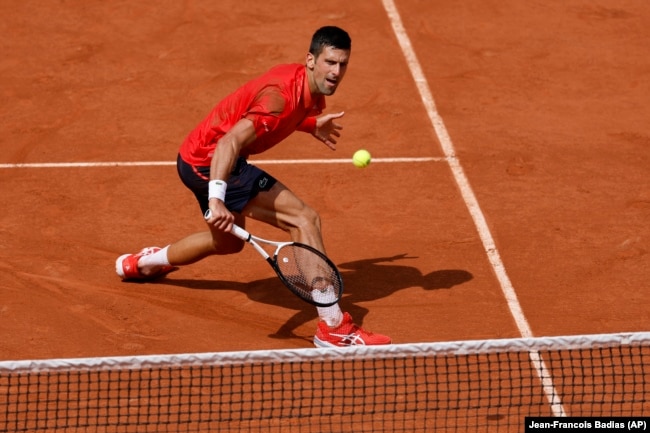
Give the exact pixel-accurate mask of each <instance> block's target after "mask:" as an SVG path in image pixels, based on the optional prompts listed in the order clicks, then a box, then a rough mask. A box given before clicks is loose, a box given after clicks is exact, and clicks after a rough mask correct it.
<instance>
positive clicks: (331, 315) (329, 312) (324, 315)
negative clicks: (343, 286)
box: [312, 287, 343, 328]
mask: <svg viewBox="0 0 650 433" xmlns="http://www.w3.org/2000/svg"><path fill="white" fill-rule="evenodd" d="M312 297H313V298H314V301H316V302H321V303H323V304H327V303H329V302H331V301H333V300H335V299H336V295H335V294H334V288H333V287H329V288H327V289H325V291H320V290H314V291H312ZM316 310H318V316H319V317H320V318H321V320H324V321H325V323H327V326H329V327H330V328H336V327H337V326H339V325H340V324H341V322H342V321H343V311H341V307H339V304H338V303H337V304H334V305H331V306H329V307H316Z"/></svg>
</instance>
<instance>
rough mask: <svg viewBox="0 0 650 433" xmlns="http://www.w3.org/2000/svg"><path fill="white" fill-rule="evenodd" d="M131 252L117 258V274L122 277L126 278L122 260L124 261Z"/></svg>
mask: <svg viewBox="0 0 650 433" xmlns="http://www.w3.org/2000/svg"><path fill="white" fill-rule="evenodd" d="M130 255H131V254H122V255H121V256H119V257H118V258H117V260H115V272H117V275H119V276H120V278H123V279H124V278H126V277H125V274H124V268H123V267H122V262H124V259H126V258H127V257H129V256H130Z"/></svg>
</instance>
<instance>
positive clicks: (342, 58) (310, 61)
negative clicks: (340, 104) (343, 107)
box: [307, 47, 350, 96]
mask: <svg viewBox="0 0 650 433" xmlns="http://www.w3.org/2000/svg"><path fill="white" fill-rule="evenodd" d="M349 60H350V51H349V50H339V49H338V48H333V47H325V48H324V49H323V51H322V52H321V53H320V54H319V55H318V57H314V56H313V55H312V54H311V53H308V54H307V70H308V71H309V72H310V74H309V89H310V90H311V91H312V93H320V94H322V95H326V96H329V95H333V94H334V92H336V88H337V87H338V85H339V83H340V82H341V80H343V76H344V75H345V71H347V69H348V61H349Z"/></svg>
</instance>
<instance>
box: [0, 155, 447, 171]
mask: <svg viewBox="0 0 650 433" xmlns="http://www.w3.org/2000/svg"><path fill="white" fill-rule="evenodd" d="M446 159H447V158H445V157H415V158H409V157H405V158H373V159H372V163H373V164H381V163H403V162H440V161H445V160H446ZM250 162H251V163H252V164H256V165H257V164H259V165H265V164H269V165H281V164H352V159H351V158H342V159H255V160H253V159H251V160H250ZM170 165H172V166H173V165H176V161H135V162H133V161H129V162H127V161H125V162H119V161H117V162H30V163H15V164H0V168H92V167H156V166H170Z"/></svg>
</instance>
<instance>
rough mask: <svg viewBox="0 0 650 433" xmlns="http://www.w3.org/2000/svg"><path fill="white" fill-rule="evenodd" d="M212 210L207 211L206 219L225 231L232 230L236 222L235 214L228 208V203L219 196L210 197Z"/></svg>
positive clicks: (210, 223) (209, 223)
mask: <svg viewBox="0 0 650 433" xmlns="http://www.w3.org/2000/svg"><path fill="white" fill-rule="evenodd" d="M209 206H210V210H209V211H208V212H206V215H205V221H206V222H207V223H208V225H211V226H213V227H215V228H217V229H219V230H222V231H224V232H230V231H231V230H232V225H233V223H234V222H235V216H234V215H233V214H232V213H231V212H230V211H229V210H228V209H227V208H226V205H225V204H224V203H223V202H222V201H221V200H219V199H218V198H212V199H210V203H209Z"/></svg>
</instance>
